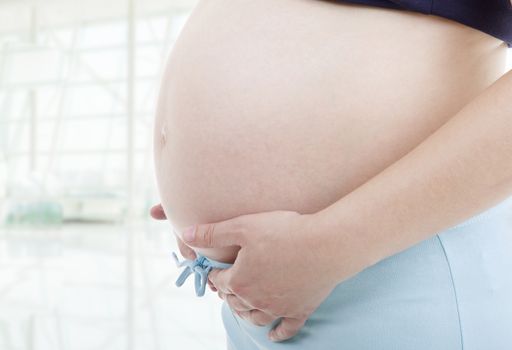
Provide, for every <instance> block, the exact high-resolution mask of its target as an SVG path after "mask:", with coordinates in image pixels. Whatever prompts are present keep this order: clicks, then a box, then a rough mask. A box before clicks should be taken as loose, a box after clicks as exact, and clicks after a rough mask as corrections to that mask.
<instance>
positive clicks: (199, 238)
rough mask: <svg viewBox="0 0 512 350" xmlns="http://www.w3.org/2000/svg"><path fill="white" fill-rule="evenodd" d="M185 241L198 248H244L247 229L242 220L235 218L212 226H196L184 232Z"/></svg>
mask: <svg viewBox="0 0 512 350" xmlns="http://www.w3.org/2000/svg"><path fill="white" fill-rule="evenodd" d="M182 237H183V241H184V242H186V243H187V244H188V245H190V246H192V247H197V248H222V247H229V246H240V247H241V246H242V245H243V243H244V238H245V229H244V225H243V223H242V221H241V219H238V218H235V219H231V220H227V221H222V222H217V223H212V224H201V225H199V224H196V225H193V226H190V227H188V228H186V229H185V230H183V236H182Z"/></svg>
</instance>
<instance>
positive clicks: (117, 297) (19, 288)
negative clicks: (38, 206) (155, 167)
mask: <svg viewBox="0 0 512 350" xmlns="http://www.w3.org/2000/svg"><path fill="white" fill-rule="evenodd" d="M173 250H174V251H176V252H177V248H176V242H175V239H174V237H173V235H172V233H170V227H169V226H168V225H167V224H166V223H162V222H149V221H148V222H144V223H139V224H136V225H131V227H130V228H127V227H123V226H113V225H84V224H82V225H64V226H61V227H55V228H46V229H34V228H0V349H1V350H11V349H12V350H14V349H16V350H25V349H26V350H80V349H87V350H93V349H98V350H100V349H101V350H114V349H115V350H117V349H122V350H139V349H144V350H152V349H155V350H160V349H165V350H171V349H172V350H174V349H187V350H195V349H201V350H204V349H209V350H210V349H211V350H217V349H219V350H220V349H225V340H224V332H223V327H222V321H221V318H220V305H221V300H220V299H219V298H218V297H217V295H216V294H215V293H213V292H211V291H210V290H209V289H207V292H206V295H205V296H204V297H203V298H198V297H196V296H195V294H194V290H193V280H192V279H189V280H187V282H186V283H185V285H184V286H183V287H181V288H177V287H176V286H175V285H174V281H175V280H176V278H177V276H178V274H179V270H178V268H177V267H176V266H175V265H174V262H173V261H172V259H171V255H170V252H171V251H173Z"/></svg>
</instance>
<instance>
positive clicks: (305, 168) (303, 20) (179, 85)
mask: <svg viewBox="0 0 512 350" xmlns="http://www.w3.org/2000/svg"><path fill="white" fill-rule="evenodd" d="M505 51H506V50H505V47H504V46H503V45H501V42H499V41H498V40H497V39H494V38H492V37H490V36H488V35H487V34H484V33H481V32H478V31H476V30H473V29H470V28H467V27H464V26H462V25H460V24H457V23H454V22H451V21H448V20H444V19H440V18H437V17H433V16H425V15H421V14H415V13H410V12H403V11H393V10H385V9H377V8H370V7H360V6H353V5H340V4H334V3H329V2H324V1H317V0H280V1H274V0H260V1H243V0H236V1H234V0H230V1H227V0H216V1H202V2H200V3H199V5H198V7H197V8H196V10H195V12H194V13H193V15H192V17H191V18H190V20H189V22H188V24H187V25H186V27H185V29H184V31H183V32H182V35H181V36H180V38H179V40H178V42H177V43H176V45H175V47H174V50H173V52H172V54H171V56H170V58H169V62H168V66H167V70H166V74H165V77H164V81H163V84H162V90H161V96H160V102H159V108H158V115H157V119H156V123H155V164H156V172H157V180H158V186H159V191H160V194H161V200H162V203H163V206H164V208H165V211H166V213H167V215H168V217H169V219H170V220H171V222H172V224H173V225H174V226H175V227H176V228H177V229H178V230H179V229H182V228H183V227H185V226H189V225H191V224H194V223H207V222H217V221H221V220H225V219H229V218H231V217H235V216H238V215H241V214H248V213H253V212H261V211H270V210H276V209H285V210H295V211H298V212H301V213H311V212H315V211H318V210H320V209H322V208H324V207H326V206H328V205H330V204H331V203H332V202H334V201H336V200H338V199H339V198H341V197H343V196H344V195H346V194H347V193H349V192H350V191H352V190H353V189H355V188H356V187H358V186H359V185H361V184H362V183H364V182H365V181H367V180H368V179H369V178H371V177H372V176H374V175H376V174H377V173H379V172H380V171H382V170H383V169H384V168H386V167H387V166H388V165H390V164H392V163H393V162H395V161H396V160H398V159H399V158H400V157H402V156H403V155H405V154H406V153H407V152H408V151H410V150H411V149H412V148H414V147H415V146H416V145H417V144H419V143H420V142H421V141H422V140H424V139H425V138H426V137H428V135H430V134H431V133H432V132H434V131H435V130H436V129H437V128H439V127H440V126H441V125H442V124H443V123H445V122H446V121H447V120H448V119H449V118H450V117H451V116H453V114H454V113H456V112H457V111H458V110H459V109H460V108H461V107H462V106H463V105H465V104H466V103H467V102H469V101H470V100H471V99H472V98H474V97H475V96H476V95H477V94H478V93H479V92H480V91H482V90H483V89H484V88H485V87H487V86H488V85H490V84H491V83H492V82H493V81H495V80H496V79H497V78H498V77H499V76H500V75H501V74H502V73H503V68H504V60H505ZM254 234H257V232H255V233H254ZM202 253H203V254H206V255H207V256H209V257H211V258H214V259H217V260H230V259H231V258H232V256H230V255H231V253H232V252H230V251H226V250H224V251H223V250H215V251H214V250H202Z"/></svg>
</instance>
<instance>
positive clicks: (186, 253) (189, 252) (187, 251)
mask: <svg viewBox="0 0 512 350" xmlns="http://www.w3.org/2000/svg"><path fill="white" fill-rule="evenodd" d="M176 242H178V248H179V249H180V253H181V255H182V256H183V257H184V258H187V259H190V260H194V259H195V258H196V257H197V255H196V252H195V251H194V250H193V249H192V248H190V247H189V246H187V245H186V244H185V243H183V241H182V240H181V239H180V238H179V237H176Z"/></svg>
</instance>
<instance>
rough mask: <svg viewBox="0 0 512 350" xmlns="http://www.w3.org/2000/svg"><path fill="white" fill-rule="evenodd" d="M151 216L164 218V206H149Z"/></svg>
mask: <svg viewBox="0 0 512 350" xmlns="http://www.w3.org/2000/svg"><path fill="white" fill-rule="evenodd" d="M150 214H151V217H152V218H153V219H156V220H165V219H167V216H166V215H165V212H164V208H162V204H157V205H154V206H153V207H151V210H150Z"/></svg>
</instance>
